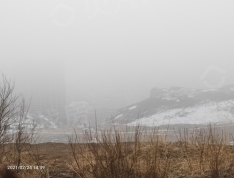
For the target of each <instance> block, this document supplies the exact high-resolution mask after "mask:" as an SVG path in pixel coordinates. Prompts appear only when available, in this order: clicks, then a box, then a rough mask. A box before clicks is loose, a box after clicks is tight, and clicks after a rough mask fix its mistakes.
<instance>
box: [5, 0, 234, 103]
mask: <svg viewBox="0 0 234 178" xmlns="http://www.w3.org/2000/svg"><path fill="white" fill-rule="evenodd" d="M233 9H234V1H231V0H227V1H217V0H209V1H208V0H196V1H188V0H183V1H182V0H159V1H153V0H113V1H105V0H79V1H78V0H76V1H69V0H67V1H62V0H50V1H45V0H44V1H41V0H40V1H31V0H27V1H26V0H24V1H6V0H2V1H0V30H1V34H0V50H1V52H0V60H1V62H0V64H1V65H0V70H1V71H2V72H3V73H4V74H6V75H7V76H8V77H10V78H14V79H15V81H16V84H18V86H20V87H19V88H24V89H25V88H27V87H28V86H30V81H31V80H33V79H34V77H35V76H43V75H44V76H46V75H47V73H50V72H51V71H53V70H55V68H60V69H61V70H62V71H63V72H64V73H65V75H66V85H67V91H68V93H73V94H74V95H89V94H90V93H92V92H96V93H99V94H100V95H102V96H118V97H123V98H127V99H126V101H125V104H126V102H129V103H128V104H130V103H132V102H135V101H138V100H141V99H144V98H146V97H148V96H149V92H150V89H151V88H152V87H158V88H164V87H170V86H182V87H195V88H206V87H209V86H215V87H217V86H221V85H227V84H234V70H233V69H234V67H233V64H234V62H233V60H234V50H233V47H234V44H233V43H234V33H233V32H234V24H233V23H234V21H233V20H234V11H233ZM211 69H212V71H211ZM213 69H214V70H213ZM41 73H44V74H43V75H41ZM202 76H203V77H202ZM204 80H206V81H207V82H206V83H204ZM221 81H222V82H221ZM207 83H208V84H210V85H207ZM71 95H72V94H71Z"/></svg>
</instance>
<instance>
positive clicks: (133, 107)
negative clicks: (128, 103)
mask: <svg viewBox="0 0 234 178" xmlns="http://www.w3.org/2000/svg"><path fill="white" fill-rule="evenodd" d="M136 107H137V106H132V107H130V108H128V110H132V109H135V108H136Z"/></svg>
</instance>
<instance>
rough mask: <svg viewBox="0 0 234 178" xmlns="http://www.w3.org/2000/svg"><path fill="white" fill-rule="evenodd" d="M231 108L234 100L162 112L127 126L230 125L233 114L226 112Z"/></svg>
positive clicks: (233, 105) (233, 106) (233, 120)
mask: <svg viewBox="0 0 234 178" xmlns="http://www.w3.org/2000/svg"><path fill="white" fill-rule="evenodd" d="M232 108H234V100H229V101H223V102H219V103H208V104H204V105H199V106H196V107H189V108H179V109H172V110H169V111H163V112H161V113H158V114H155V115H152V116H150V117H143V118H141V119H138V120H136V121H133V122H130V123H128V124H127V125H129V126H134V125H144V126H159V125H168V124H170V125H173V124H209V123H232V122H234V117H233V114H232V113H230V112H228V111H227V110H230V109H232ZM183 114H184V115H183Z"/></svg>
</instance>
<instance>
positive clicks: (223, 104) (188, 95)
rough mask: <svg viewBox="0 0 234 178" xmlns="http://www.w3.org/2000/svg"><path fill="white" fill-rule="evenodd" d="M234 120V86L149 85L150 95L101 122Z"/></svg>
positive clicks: (167, 122)
mask: <svg viewBox="0 0 234 178" xmlns="http://www.w3.org/2000/svg"><path fill="white" fill-rule="evenodd" d="M233 121H234V86H225V87H223V88H219V89H190V88H182V87H171V88H165V89H157V88H153V89H152V90H151V94H150V98H148V99H146V100H143V101H141V102H138V103H134V104H132V105H130V106H127V107H124V108H122V109H120V110H118V111H117V112H116V113H115V115H114V117H113V118H112V119H111V120H108V121H106V122H105V123H104V124H127V125H129V126H133V125H139V124H140V125H145V126H159V125H168V124H170V125H172V124H207V123H218V124H224V123H225V124H226V123H232V122H233Z"/></svg>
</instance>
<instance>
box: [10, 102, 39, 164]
mask: <svg viewBox="0 0 234 178" xmlns="http://www.w3.org/2000/svg"><path fill="white" fill-rule="evenodd" d="M28 110H29V105H28V106H26V104H25V100H24V99H22V102H21V104H20V106H19V114H18V116H17V124H18V125H17V129H16V132H15V134H14V142H13V143H14V150H15V151H16V165H17V167H18V166H20V164H21V153H22V150H23V148H24V147H26V146H27V143H32V139H33V136H34V133H35V129H36V126H37V125H36V123H35V122H34V120H32V123H29V124H30V125H27V126H26V125H25V120H26V119H27V117H28Z"/></svg>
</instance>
